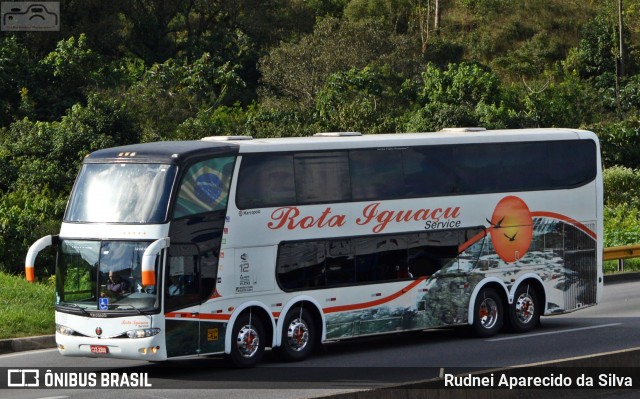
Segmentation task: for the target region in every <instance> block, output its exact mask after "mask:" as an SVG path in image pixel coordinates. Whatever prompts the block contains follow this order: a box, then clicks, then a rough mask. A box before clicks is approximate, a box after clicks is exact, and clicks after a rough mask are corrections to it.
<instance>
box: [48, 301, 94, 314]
mask: <svg viewBox="0 0 640 399" xmlns="http://www.w3.org/2000/svg"><path fill="white" fill-rule="evenodd" d="M56 306H57V307H59V308H62V309H65V308H66V310H70V309H74V310H75V309H79V310H81V311H82V313H84V314H86V315H89V312H87V309H86V308H83V307H82V306H80V305H76V304H75V303H64V304H61V303H59V304H57V305H56Z"/></svg>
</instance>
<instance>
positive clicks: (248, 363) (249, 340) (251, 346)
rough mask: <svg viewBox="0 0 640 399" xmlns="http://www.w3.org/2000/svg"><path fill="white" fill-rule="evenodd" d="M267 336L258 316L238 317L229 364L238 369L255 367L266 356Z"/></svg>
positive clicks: (232, 336)
mask: <svg viewBox="0 0 640 399" xmlns="http://www.w3.org/2000/svg"><path fill="white" fill-rule="evenodd" d="M266 338H267V336H266V334H265V330H264V327H263V326H262V321H261V320H260V318H259V317H258V316H257V315H255V314H254V315H252V314H251V313H244V314H242V315H240V316H239V317H238V319H237V320H236V322H235V324H234V325H233V330H232V332H231V339H232V340H233V342H232V343H231V353H229V355H228V356H227V359H228V360H229V362H230V363H231V364H232V365H233V366H235V367H237V368H246V367H253V366H255V365H256V364H258V363H259V362H260V360H261V359H262V356H263V355H264V348H265V340H266Z"/></svg>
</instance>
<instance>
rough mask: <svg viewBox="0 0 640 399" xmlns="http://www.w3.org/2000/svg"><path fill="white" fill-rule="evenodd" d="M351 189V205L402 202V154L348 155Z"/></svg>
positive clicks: (352, 152)
mask: <svg viewBox="0 0 640 399" xmlns="http://www.w3.org/2000/svg"><path fill="white" fill-rule="evenodd" d="M349 161H350V163H349V165H350V168H351V189H352V193H353V200H354V201H366V200H381V199H391V198H403V197H404V196H405V193H404V178H403V172H402V151H400V150H393V149H392V150H384V149H380V150H361V151H350V153H349Z"/></svg>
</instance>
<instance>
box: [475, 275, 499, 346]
mask: <svg viewBox="0 0 640 399" xmlns="http://www.w3.org/2000/svg"><path fill="white" fill-rule="evenodd" d="M503 309H504V307H503V305H502V298H501V297H500V295H499V294H498V293H497V292H496V290H495V289H493V288H490V287H486V288H483V289H481V290H480V292H479V293H478V296H477V297H476V302H475V305H474V314H473V316H474V317H473V325H472V327H473V330H474V332H475V333H476V335H478V336H479V337H483V338H485V337H491V336H493V335H495V334H497V333H498V331H500V329H501V328H502V324H503V323H504V313H503Z"/></svg>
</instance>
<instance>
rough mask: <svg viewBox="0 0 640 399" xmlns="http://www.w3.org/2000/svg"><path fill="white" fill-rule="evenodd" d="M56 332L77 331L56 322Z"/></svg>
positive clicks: (69, 333) (68, 332)
mask: <svg viewBox="0 0 640 399" xmlns="http://www.w3.org/2000/svg"><path fill="white" fill-rule="evenodd" d="M56 332H57V333H58V334H62V335H74V334H75V333H76V332H75V331H73V330H72V329H70V328H69V327H67V326H63V325H62V324H56Z"/></svg>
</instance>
